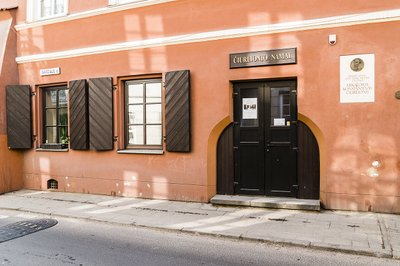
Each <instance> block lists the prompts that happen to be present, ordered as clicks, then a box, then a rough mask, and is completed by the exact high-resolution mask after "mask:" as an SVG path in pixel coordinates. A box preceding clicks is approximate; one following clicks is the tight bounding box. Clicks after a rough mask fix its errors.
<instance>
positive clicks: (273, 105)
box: [234, 80, 297, 197]
mask: <svg viewBox="0 0 400 266" xmlns="http://www.w3.org/2000/svg"><path fill="white" fill-rule="evenodd" d="M296 87H297V85H296V81H293V80H288V81H260V82H258V81H257V82H240V83H239V82H238V83H235V84H234V150H235V152H234V157H235V180H234V184H235V186H234V192H235V194H242V195H267V196H278V197H296V196H297V93H296Z"/></svg>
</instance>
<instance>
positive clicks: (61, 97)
mask: <svg viewBox="0 0 400 266" xmlns="http://www.w3.org/2000/svg"><path fill="white" fill-rule="evenodd" d="M67 99H68V90H60V91H58V101H59V103H58V104H59V106H60V107H67V104H68V100H67Z"/></svg>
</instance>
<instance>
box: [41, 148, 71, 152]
mask: <svg viewBox="0 0 400 266" xmlns="http://www.w3.org/2000/svg"><path fill="white" fill-rule="evenodd" d="M36 151H44V152H48V151H55V152H67V151H69V149H68V148H66V149H43V148H37V149H36Z"/></svg>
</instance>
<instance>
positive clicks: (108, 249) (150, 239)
mask: <svg viewBox="0 0 400 266" xmlns="http://www.w3.org/2000/svg"><path fill="white" fill-rule="evenodd" d="M31 218H34V217H33V216H32V215H29V214H25V213H22V212H13V211H0V229H1V226H4V225H6V224H10V223H13V222H16V221H22V220H29V219H31ZM36 218H37V217H36ZM56 219H57V220H58V224H57V225H56V226H54V227H51V228H48V229H45V230H43V231H40V232H36V233H33V234H30V235H26V236H23V237H20V238H17V239H13V240H10V241H6V242H3V243H0V265H24V266H25V265H41V266H43V265H52V266H54V265H96V266H97V265H174V266H175V265H185V266H186V265H230V266H231V265H307V266H309V265H400V261H396V260H390V259H382V258H373V257H366V256H358V255H350V254H342V253H335V252H327V251H320V250H313V249H307V248H297V247H285V246H281V245H271V244H265V243H258V242H246V241H241V240H232V239H225V238H217V237H209V236H198V235H190V234H184V233H175V232H165V231H159V230H154V229H145V228H137V227H133V226H120V225H110V224H104V223H96V222H88V221H84V220H75V219H68V218H56Z"/></svg>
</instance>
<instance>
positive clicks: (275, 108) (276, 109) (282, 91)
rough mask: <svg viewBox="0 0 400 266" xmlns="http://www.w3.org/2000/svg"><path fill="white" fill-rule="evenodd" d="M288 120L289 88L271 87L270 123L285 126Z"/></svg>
mask: <svg viewBox="0 0 400 266" xmlns="http://www.w3.org/2000/svg"><path fill="white" fill-rule="evenodd" d="M288 120H290V88H288V87H282V88H271V125H273V126H286V125H287V123H286V122H287V121H288Z"/></svg>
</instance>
